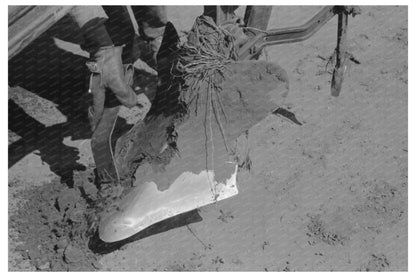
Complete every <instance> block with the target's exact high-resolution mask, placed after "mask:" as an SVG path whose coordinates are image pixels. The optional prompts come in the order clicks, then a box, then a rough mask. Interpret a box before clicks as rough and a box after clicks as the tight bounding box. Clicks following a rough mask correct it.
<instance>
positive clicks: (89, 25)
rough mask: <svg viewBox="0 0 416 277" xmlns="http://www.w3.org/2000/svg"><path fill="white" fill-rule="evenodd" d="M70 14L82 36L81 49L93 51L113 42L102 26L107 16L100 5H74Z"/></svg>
mask: <svg viewBox="0 0 416 277" xmlns="http://www.w3.org/2000/svg"><path fill="white" fill-rule="evenodd" d="M70 15H71V16H72V18H73V19H74V21H75V22H76V23H77V24H78V26H79V27H80V29H81V34H82V37H83V38H84V41H83V43H81V48H82V49H84V50H86V51H88V52H89V53H94V52H96V51H98V49H99V48H100V47H105V46H110V45H112V44H113V41H112V40H111V37H110V35H109V34H108V32H107V30H106V28H105V26H104V23H105V22H106V21H107V19H108V16H107V14H106V13H105V11H104V10H103V9H102V7H101V6H75V7H74V8H73V9H72V10H71V12H70Z"/></svg>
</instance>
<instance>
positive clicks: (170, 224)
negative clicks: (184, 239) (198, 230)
mask: <svg viewBox="0 0 416 277" xmlns="http://www.w3.org/2000/svg"><path fill="white" fill-rule="evenodd" d="M200 221H202V217H201V216H200V215H199V213H198V210H192V211H189V212H186V213H183V214H179V215H177V216H174V217H171V218H168V219H165V220H163V221H160V222H158V223H155V224H153V225H151V226H149V227H147V228H146V229H144V230H143V231H140V232H139V233H137V234H135V235H133V236H131V237H129V238H127V239H124V240H121V241H117V242H112V243H107V242H104V241H102V240H101V239H100V238H99V236H98V232H97V233H96V234H95V235H94V236H93V237H92V238H91V239H90V241H89V243H88V247H89V248H90V250H91V251H93V252H94V253H96V254H101V255H104V254H108V253H111V252H114V251H116V250H118V249H120V248H121V247H123V246H124V245H126V244H128V243H132V242H135V241H138V240H141V239H144V238H147V237H150V236H153V235H157V234H159V233H163V232H166V231H169V230H171V229H175V228H179V227H182V226H186V225H189V224H192V223H196V222H200ZM192 234H193V235H194V236H195V234H194V233H192ZM196 239H198V240H199V238H196Z"/></svg>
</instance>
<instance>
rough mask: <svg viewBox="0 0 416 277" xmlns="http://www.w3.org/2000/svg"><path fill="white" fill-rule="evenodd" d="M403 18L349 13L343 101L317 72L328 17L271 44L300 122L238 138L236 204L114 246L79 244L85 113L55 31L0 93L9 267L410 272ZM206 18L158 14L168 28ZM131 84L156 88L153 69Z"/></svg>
mask: <svg viewBox="0 0 416 277" xmlns="http://www.w3.org/2000/svg"><path fill="white" fill-rule="evenodd" d="M185 9H186V11H187V13H186V14H187V15H188V16H187V18H184V17H183V14H184V13H183V10H185ZM319 9H320V7H311V6H308V7H302V6H299V7H290V6H285V7H273V11H272V16H271V21H270V23H269V28H273V27H285V26H292V25H298V24H301V23H303V22H305V21H306V20H307V19H308V18H310V17H312V16H313V15H314V14H315V13H316V12H317V11H318V10H319ZM241 11H242V8H240V9H239V12H241ZM407 12H408V9H407V7H404V6H384V7H376V6H372V7H362V14H361V15H359V16H357V17H355V18H352V19H351V20H350V23H349V52H350V53H352V54H353V55H354V57H355V58H356V59H357V60H358V61H359V64H355V63H351V64H350V65H349V68H348V71H347V75H346V78H345V81H344V84H343V88H342V92H341V95H340V96H339V97H338V98H334V97H331V96H330V93H329V90H330V79H331V76H330V74H328V72H327V71H326V65H327V63H328V61H329V58H330V56H331V55H332V53H333V50H334V48H335V43H336V29H337V21H336V19H333V20H331V21H330V22H329V23H328V24H327V25H325V26H324V27H323V28H322V29H321V30H320V31H319V32H318V33H316V34H315V35H314V36H313V37H311V38H310V39H308V40H306V41H304V42H300V43H295V44H290V45H280V46H274V47H270V48H268V49H267V50H266V52H265V54H264V55H263V56H262V57H261V59H263V60H267V61H268V62H270V63H277V64H279V65H280V66H282V67H283V68H284V69H285V70H286V71H287V73H288V76H289V79H290V92H289V95H288V96H287V98H286V102H285V104H284V106H283V107H282V108H284V109H286V110H288V111H290V112H292V113H294V114H295V115H296V117H297V119H298V120H299V121H300V123H301V125H299V124H294V123H293V121H290V120H287V118H285V117H282V116H280V115H276V114H270V115H269V116H267V117H266V118H265V119H263V120H262V121H260V122H259V123H258V124H256V125H255V126H253V127H252V128H251V129H250V130H249V131H248V142H249V143H248V144H249V147H248V153H249V159H247V161H246V163H245V169H244V170H240V172H239V175H238V187H239V194H238V195H237V196H235V197H233V198H230V199H227V200H225V201H221V202H218V203H217V204H213V205H209V206H205V207H203V208H201V209H198V210H195V211H191V212H189V213H186V214H183V215H181V216H178V217H175V218H172V219H170V220H167V221H165V222H162V223H159V224H156V225H154V226H152V227H150V228H148V229H147V230H145V231H143V232H141V233H139V234H138V235H136V236H133V237H132V238H130V239H128V240H126V241H123V242H121V243H113V244H104V243H103V242H101V241H99V240H98V239H97V238H94V239H91V240H89V239H88V238H87V229H88V222H87V221H86V218H85V211H86V210H88V208H89V207H90V205H91V203H93V202H94V199H95V197H96V193H97V189H96V186H95V185H94V172H93V169H94V162H93V159H92V156H91V150H90V139H89V138H90V135H91V134H90V133H89V128H88V124H87V123H86V122H87V121H85V120H84V119H83V118H80V115H81V114H83V111H85V108H86V107H87V103H88V102H87V99H86V98H85V91H84V90H83V84H84V83H85V76H86V74H85V69H84V61H85V60H84V59H85V58H84V57H83V55H84V54H85V53H82V52H81V51H80V50H79V47H76V45H74V44H71V43H69V42H68V41H69V35H67V34H61V36H55V35H54V29H57V28H58V27H53V28H52V30H50V31H48V32H47V33H46V34H45V35H44V36H42V37H41V39H42V42H43V43H42V44H41V45H40V44H39V45H36V43H34V44H33V45H31V46H30V47H29V48H28V49H27V50H25V51H23V52H22V53H21V54H19V55H20V58H22V57H23V58H22V59H24V58H29V57H31V58H32V60H31V61H32V62H31V63H30V64H25V65H24V66H23V65H22V64H19V59H15V60H14V61H12V62H11V63H9V67H10V68H9V69H10V78H9V79H10V80H11V82H12V83H14V84H17V85H18V86H17V87H12V88H10V89H9V147H8V148H9V186H8V193H9V195H8V197H9V270H10V271H34V270H39V271H56V270H64V271H65V270H69V271H78V270H87V271H89V270H91V271H95V270H97V271H99V270H102V271H227V270H233V271H240V270H241V271H315V270H319V271H321V270H324V271H329V270H335V271H345V270H348V271H350V270H352V271H355V270H357V271H405V270H407V267H408V260H407V254H408V252H407V240H408V233H407V218H408V211H407V202H408V196H407V195H408V194H407V192H408V191H407V190H408V181H407V174H408V169H407V167H408V134H407V127H408V118H407V105H408V75H407V74H408V73H407V72H408V38H407V36H408V21H407V16H408V13H407ZM201 13H202V7H169V8H168V16H169V19H170V20H171V21H172V22H173V24H174V25H175V26H176V28H177V30H178V31H188V30H189V29H190V28H191V27H192V24H193V21H194V19H195V17H196V16H198V15H200V14H201ZM58 25H59V24H58ZM181 34H183V33H181ZM65 35H67V37H65ZM45 42H48V43H46V44H45ZM45 45H46V46H45ZM18 57H19V56H18ZM34 57H35V58H34ZM67 59H70V60H71V64H70V65H68V64H67V63H66V62H65V61H67ZM329 67H330V64H329ZM39 72H41V73H42V74H38V73H39ZM40 76H43V77H40ZM45 82H46V84H47V86H45ZM137 82H138V83H139V84H140V85H139V86H140V87H141V89H142V90H143V91H144V92H147V93H150V92H151V91H153V90H154V87H155V77H154V76H152V75H151V74H146V75H141V77H140V79H139V80H137ZM121 123H123V122H121ZM124 123H125V122H124Z"/></svg>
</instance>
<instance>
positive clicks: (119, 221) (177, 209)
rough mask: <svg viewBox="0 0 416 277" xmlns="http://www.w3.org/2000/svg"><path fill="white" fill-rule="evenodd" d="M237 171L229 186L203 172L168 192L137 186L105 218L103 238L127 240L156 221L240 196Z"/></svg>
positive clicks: (189, 174) (182, 180)
mask: <svg viewBox="0 0 416 277" xmlns="http://www.w3.org/2000/svg"><path fill="white" fill-rule="evenodd" d="M237 170H238V165H235V167H234V170H232V171H231V172H230V177H229V178H228V179H227V180H226V181H225V183H220V182H217V181H215V174H214V172H213V171H211V170H209V171H207V170H203V171H201V172H200V173H199V174H194V173H192V172H183V173H182V174H181V175H180V176H179V177H178V178H177V179H176V180H175V181H174V182H173V183H172V185H171V186H170V187H169V189H167V190H164V191H160V190H158V189H157V185H156V183H154V182H147V183H144V184H140V185H138V186H136V187H135V188H134V189H133V190H132V191H131V192H130V194H129V195H128V196H127V198H126V199H124V200H123V203H122V204H121V205H120V209H119V210H118V211H116V212H114V213H112V214H110V215H108V216H106V217H104V218H103V219H102V221H101V222H100V226H99V236H100V239H101V240H103V241H104V242H116V241H119V240H123V239H126V238H128V237H130V236H132V235H134V234H136V233H138V232H140V231H141V230H143V229H145V228H147V227H149V226H150V225H152V224H154V223H156V222H159V221H162V220H164V219H167V218H169V217H172V216H175V215H178V214H181V213H184V212H188V211H191V210H194V209H197V208H199V207H202V206H205V205H208V204H212V203H215V202H217V201H220V200H223V199H227V198H229V197H231V196H234V195H236V194H238V188H237Z"/></svg>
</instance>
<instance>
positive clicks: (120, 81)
mask: <svg viewBox="0 0 416 277" xmlns="http://www.w3.org/2000/svg"><path fill="white" fill-rule="evenodd" d="M122 51H123V48H122V47H121V46H117V47H115V46H106V47H101V48H99V50H98V51H97V52H95V53H93V54H92V55H91V61H88V62H87V66H88V68H89V69H90V71H91V72H92V74H93V75H94V74H100V77H101V78H100V86H101V87H104V88H108V89H110V90H111V91H112V92H113V93H114V95H115V96H116V97H117V99H118V100H119V101H120V103H121V104H122V105H124V106H126V107H128V108H132V107H134V106H136V105H137V104H138V102H137V96H136V94H135V92H134V90H133V89H132V88H131V87H130V86H128V84H127V83H126V81H125V79H124V70H123V63H122V61H121V53H122Z"/></svg>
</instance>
